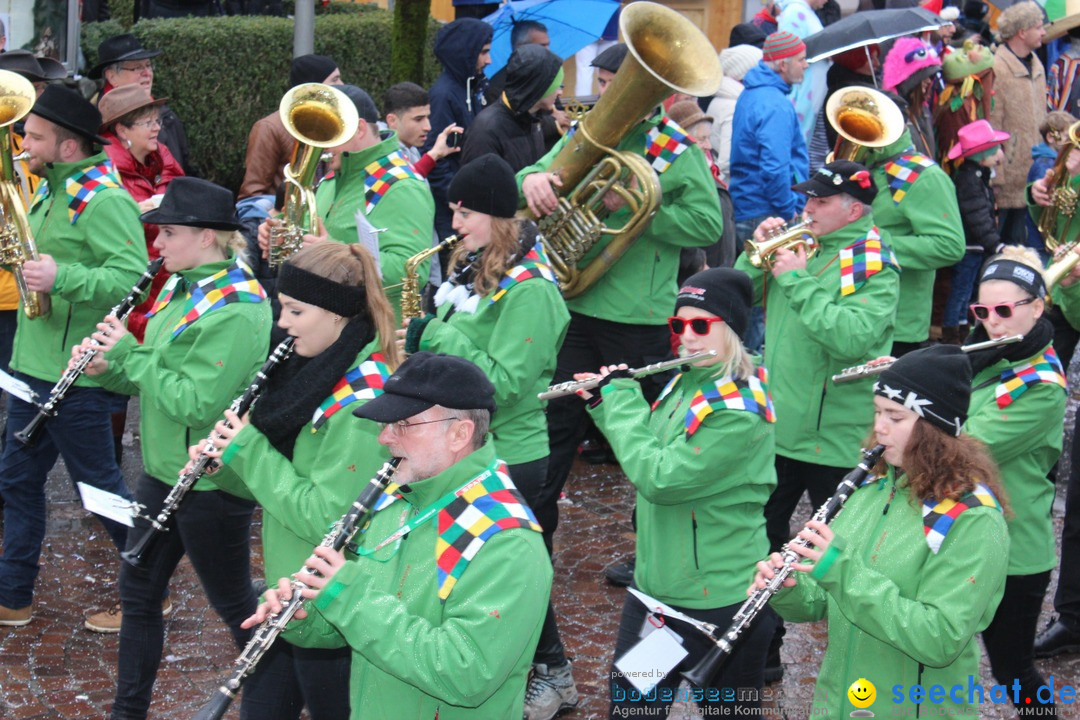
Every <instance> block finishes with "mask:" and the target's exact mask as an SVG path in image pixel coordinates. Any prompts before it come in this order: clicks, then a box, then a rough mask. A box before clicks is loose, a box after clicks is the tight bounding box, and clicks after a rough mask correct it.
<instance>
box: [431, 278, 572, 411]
mask: <svg viewBox="0 0 1080 720" xmlns="http://www.w3.org/2000/svg"><path fill="white" fill-rule="evenodd" d="M487 303H488V298H481V299H480V304H481V305H487ZM498 303H505V304H506V305H505V306H504V307H502V308H500V309H501V312H499V313H497V314H495V313H489V315H492V314H494V315H496V318H495V325H494V327H493V328H492V329H491V334H490V336H489V337H488V341H487V343H486V344H485V346H484V347H480V346H479V345H477V344H476V343H475V342H474V340H473V339H472V338H470V337H468V336H467V335H465V333H463V332H462V331H461V330H459V329H458V328H457V327H456V326H455V323H454V318H457V317H462V319H463V320H464V315H463V314H462V313H454V315H452V316H451V317H450V320H449V322H446V321H443V320H440V319H438V318H434V319H432V320H431V321H430V322H428V324H427V325H426V326H425V327H424V334H423V335H422V336H421V337H420V349H421V350H432V351H435V352H441V353H446V354H448V355H457V356H458V357H463V358H465V359H467V360H471V361H472V362H473V363H475V364H476V365H477V366H479V367H480V369H481V370H483V371H484V374H485V375H487V376H488V379H489V380H491V382H492V384H493V385H494V386H495V402H496V404H497V405H498V407H500V408H504V407H511V406H513V405H517V404H518V403H519V402H521V401H522V400H523V399H524V397H525V395H526V393H529V392H534V391H535V390H536V381H537V379H538V378H539V377H540V376H541V375H542V374H543V373H544V372H545V371H547V369H548V365H549V364H550V363H551V357H552V348H557V347H558V346H559V345H560V343H561V341H562V337H563V335H564V334H565V332H566V325H567V322H568V321H569V318H568V315H567V312H566V306H565V304H564V303H563V300H562V297H561V296H560V295H559V291H558V288H556V287H555V285H554V284H553V283H550V282H547V281H546V280H540V279H534V280H527V281H525V282H522V283H518V284H517V285H515V286H514V287H513V288H511V289H510V290H509V291H508V292H507V293H506V295H505V296H504V297H503V298H502V299H500V300H499V301H498ZM498 303H496V304H498ZM484 309H486V308H481V310H480V311H478V312H483V310H484ZM491 309H494V308H491ZM556 319H560V320H561V321H556Z"/></svg>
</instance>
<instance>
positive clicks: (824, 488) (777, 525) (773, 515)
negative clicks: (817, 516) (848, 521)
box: [765, 455, 851, 552]
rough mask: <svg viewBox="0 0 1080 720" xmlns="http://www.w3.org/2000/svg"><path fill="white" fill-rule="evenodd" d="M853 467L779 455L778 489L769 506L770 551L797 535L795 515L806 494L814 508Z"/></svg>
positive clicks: (766, 515) (767, 504)
mask: <svg viewBox="0 0 1080 720" xmlns="http://www.w3.org/2000/svg"><path fill="white" fill-rule="evenodd" d="M850 469H851V468H840V467H832V466H830V465H815V464H814V463H808V462H803V461H802V460H792V459H791V458H788V457H784V456H783V455H777V456H776V489H775V490H773V493H772V495H771V496H770V497H769V502H767V503H765V532H766V534H768V536H769V552H777V551H779V550H780V548H781V547H782V546H783V545H784V543H786V542H787V541H788V540H790V539H791V538H792V536H793V535H794V533H793V532H792V530H791V527H790V525H791V514H792V513H793V512H795V508H796V506H798V504H799V500H801V499H802V496H803V492H808V493H810V504H811V505H813V507H814V509H815V510H816V509H817V508H819V507H821V505H822V504H823V503H824V502H825V501H826V500H828V499H829V498H830V497H831V496H832V495H833V493H835V492H836V486H837V485H839V484H840V481H841V480H843V479H844V475H846V474H847V472H848V470H850Z"/></svg>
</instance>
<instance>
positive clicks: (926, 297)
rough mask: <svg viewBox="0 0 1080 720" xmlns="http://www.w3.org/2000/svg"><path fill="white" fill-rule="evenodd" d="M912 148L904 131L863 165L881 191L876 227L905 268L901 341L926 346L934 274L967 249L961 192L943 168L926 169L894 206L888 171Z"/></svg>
mask: <svg viewBox="0 0 1080 720" xmlns="http://www.w3.org/2000/svg"><path fill="white" fill-rule="evenodd" d="M910 147H911V131H910V130H905V131H904V134H903V135H901V136H900V139H899V140H897V141H896V142H894V143H893V144H892V145H887V146H885V147H883V148H877V149H874V150H870V151H869V152H868V153H867V157H866V159H865V160H864V162H865V163H866V165H867V166H868V167H869V168H870V169H871V174H872V176H873V178H874V183H875V184H876V185H877V188H878V194H877V197H876V198H874V222H876V223H877V226H878V227H879V228H881V229H882V230H885V231H887V232H888V233H889V244H890V247H892V249H893V252H895V253H896V258H897V259H898V260H899V261H900V267H902V268H904V274H903V275H902V276H901V278H900V301H899V306H898V307H897V310H896V333H895V337H894V339H895V340H896V342H922V341H923V340H926V339H927V338H928V337H930V306H931V303H932V299H933V294H934V275H935V271H936V270H937V269H938V268H945V267H951V266H952V265H955V264H956V263H958V262H959V261H960V259H961V258H963V257H964V248H965V244H964V226H963V224H962V223H961V221H960V209H959V207H958V206H957V204H956V188H955V187H954V186H953V183H952V180H950V179H949V176H948V175H946V174H945V171H944V170H942V169H941V168H940V167H939V166H938V165H936V164H935V165H933V166H932V167H928V168H924V169H923V170H922V171H921V172H919V174H918V177H917V179H916V180H915V182H914V183H912V184H911V185H910V187H908V188H907V192H906V194H905V195H904V196H903V198H902V199H901V201H900V202H899V203H896V202H894V201H893V192H892V190H890V188H889V180H890V176H889V175H888V173H887V172H886V170H885V168H886V166H887V165H888V163H889V161H891V160H892V159H893V158H895V157H896V156H897V155H900V154H901V153H905V152H908V151H909V149H910ZM912 152H913V151H912Z"/></svg>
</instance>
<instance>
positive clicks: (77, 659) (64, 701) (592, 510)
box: [0, 413, 1080, 720]
mask: <svg viewBox="0 0 1080 720" xmlns="http://www.w3.org/2000/svg"><path fill="white" fill-rule="evenodd" d="M133 414H134V413H133ZM137 461H138V452H137V446H136V447H128V448H127V452H126V454H125V475H126V477H127V478H128V480H129V481H131V480H133V479H134V478H135V477H136V475H137V473H138V471H139V468H138V466H137ZM567 495H568V501H569V502H568V503H566V504H564V505H563V507H562V516H561V517H562V519H561V522H560V526H559V531H558V534H557V538H556V539H557V554H556V560H555V593H554V598H555V604H556V609H557V610H558V613H559V615H560V624H561V629H562V634H563V638H564V641H565V642H566V644H567V646H568V648H569V651H570V654H571V656H572V657H573V658H574V662H575V668H574V675H575V678H576V680H577V685H578V689H579V690H580V692H581V704H580V705H579V707H578V708H577V709H576V710H575V711H573V712H571V713H568V714H566V715H565V716H563V717H565V718H567V719H568V720H585V719H586V718H589V719H591V718H600V717H604V716H606V708H607V696H608V691H607V680H606V678H607V672H608V664H609V663H610V660H611V658H610V653H611V650H612V647H613V646H614V636H615V628H616V626H617V624H618V615H619V612H620V609H621V606H622V600H623V596H624V592H625V591H624V590H623V589H621V588H615V587H613V586H611V585H609V584H607V582H606V581H605V580H604V578H603V575H602V570H603V568H604V566H605V565H607V564H608V563H609V562H610V561H612V560H613V559H616V558H619V557H622V556H624V555H627V554H629V553H630V552H632V550H633V534H632V531H631V527H630V507H631V503H632V500H633V496H632V493H631V492H630V485H629V483H627V482H626V481H625V479H624V478H623V476H622V474H621V473H620V472H619V471H618V468H616V467H615V466H610V465H605V466H588V465H584V464H581V463H579V464H578V466H577V467H576V468H575V474H574V476H573V477H572V478H571V481H570V484H569V485H568V487H567ZM49 496H50V499H51V507H50V516H49V525H48V533H47V538H46V544H45V548H44V552H43V555H42V572H41V577H40V579H39V581H38V585H37V599H36V607H35V613H34V621H33V622H32V623H31V624H30V625H28V626H26V627H24V628H17V629H0V693H2V695H0V717H2V718H4V719H5V720H9V719H10V720H76V719H80V720H81V719H90V718H94V719H99V718H105V717H107V716H108V715H107V714H108V710H109V707H110V705H111V703H112V696H113V683H114V679H115V666H116V650H117V639H116V636H115V635H112V636H109V635H97V634H94V633H91V632H88V631H86V630H84V629H83V627H82V619H83V618H82V616H83V612H84V610H85V609H87V608H93V609H100V608H104V607H108V606H110V605H111V604H112V603H114V602H116V600H117V594H116V573H117V562H118V561H117V560H116V559H115V558H114V555H113V551H112V547H111V544H110V543H109V541H108V538H107V537H106V535H105V533H104V531H103V530H102V529H101V527H100V525H99V524H98V523H97V522H96V521H94V520H93V519H91V518H90V517H89V516H88V515H87V514H86V513H85V511H83V510H82V508H81V506H80V505H79V504H78V502H77V501H76V500H75V497H74V493H73V491H72V489H71V487H70V484H69V483H68V481H67V479H66V474H65V473H63V472H62V469H58V471H56V472H54V473H53V477H52V478H51V479H50V483H49ZM1062 509H1063V506H1062V502H1061V500H1060V499H1059V502H1058V503H1057V505H1056V507H1055V517H1056V521H1057V523H1058V527H1059V532H1060V522H1061V517H1060V516H1061V513H1062ZM800 511H801V513H802V514H801V515H800V516H798V517H797V519H796V521H798V522H801V521H802V520H803V519H804V518H805V516H806V514H808V513H809V508H808V507H806V506H805V504H804V507H802V508H800ZM256 517H258V516H256ZM258 534H259V533H258V528H257V527H255V528H253V535H254V536H256V537H258ZM255 550H256V554H259V553H261V547H258V546H257V545H256V547H255ZM257 560H258V562H257V566H261V557H260V558H257ZM1055 586H1056V578H1055V580H1054V581H1053V582H1052V584H1051V590H1050V593H1048V595H1047V598H1048V601H1047V603H1046V604H1045V610H1046V611H1049V609H1050V603H1049V598H1050V597H1052V594H1053V588H1054V587H1055ZM171 591H172V598H173V602H174V605H175V611H174V612H173V614H172V615H171V616H170V617H169V618H167V619H166V629H167V632H168V637H167V639H166V646H165V657H164V659H163V661H162V668H161V671H160V672H159V674H158V681H157V685H156V687H155V695H154V704H153V707H152V711H151V717H152V718H159V719H166V718H168V719H169V720H179V719H182V718H188V717H190V716H191V715H192V714H193V713H194V712H195V710H196V709H197V708H198V707H200V706H201V705H202V704H203V703H204V702H205V700H206V699H207V698H208V697H209V694H210V692H211V690H212V689H213V687H214V686H215V684H216V682H217V681H219V680H220V679H221V678H222V677H223V676H224V674H225V673H226V672H227V670H228V668H229V666H230V664H231V662H232V660H233V659H234V658H235V656H236V654H237V651H236V649H235V647H233V646H232V645H231V641H230V640H229V638H228V636H227V634H226V632H225V630H224V628H223V626H222V625H221V623H220V622H219V621H218V619H217V617H216V616H215V615H214V613H213V611H211V610H210V609H209V608H208V606H207V602H206V599H205V597H204V596H203V594H202V592H201V589H200V588H199V585H198V582H197V580H196V579H195V576H194V573H193V571H192V569H191V567H190V566H189V565H188V564H187V563H186V561H185V562H184V563H183V564H182V565H181V568H180V571H179V572H178V573H177V575H176V577H175V578H174V579H173V583H172V586H171ZM1044 621H1045V617H1044V618H1043V619H1041V620H1040V623H1039V625H1040V627H1042V625H1043V623H1044ZM824 645H825V627H824V623H817V624H815V625H809V626H808V625H801V626H799V625H796V626H789V631H788V638H787V641H786V642H785V645H784V649H783V659H784V662H785V670H786V673H785V677H784V680H783V681H782V682H781V683H779V684H777V685H774V686H771V688H770V691H771V693H772V695H773V697H776V698H778V701H777V702H776V703H775V704H773V705H772V706H771V707H770V717H786V718H790V719H791V720H795V719H796V718H804V717H807V716H808V710H809V699H810V697H811V696H812V693H813V688H814V680H815V674H816V672H817V668H818V664H819V663H820V658H821V654H822V651H823V649H824ZM1040 667H1041V669H1042V671H1043V673H1044V675H1046V676H1050V675H1053V676H1054V677H1055V682H1056V684H1057V686H1058V687H1060V686H1061V685H1062V684H1065V683H1068V684H1072V685H1076V684H1077V683H1078V681H1080V656H1075V655H1074V656H1069V657H1068V658H1065V659H1063V658H1060V657H1059V658H1056V659H1054V660H1050V661H1040ZM982 682H983V683H985V684H989V683H991V682H992V681H991V680H990V675H989V671H988V669H987V668H986V667H985V663H984V668H983V673H982ZM1075 708H1076V706H1072V707H1070V708H1068V709H1067V710H1065V713H1064V714H1063V715H1062V717H1066V718H1080V711H1078V710H1077V709H1075ZM987 710H988V712H985V713H984V715H983V717H984V718H1011V717H1014V715H1013V713H1012V710H1011V708H1004V709H1000V708H987ZM1002 710H1003V711H1002ZM236 716H237V713H236V711H235V709H234V710H233V711H232V713H231V715H230V716H229V717H236ZM674 717H677V718H684V719H685V718H693V717H697V713H696V712H695V711H694V710H693V708H691V707H687V706H685V705H680V706H678V708H677V711H676V713H675V714H674ZM478 720H489V719H486V718H478Z"/></svg>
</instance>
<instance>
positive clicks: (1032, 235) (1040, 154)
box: [1024, 143, 1057, 261]
mask: <svg viewBox="0 0 1080 720" xmlns="http://www.w3.org/2000/svg"><path fill="white" fill-rule="evenodd" d="M1055 160H1057V152H1056V151H1055V150H1054V149H1053V148H1052V147H1050V146H1049V145H1047V144H1046V143H1039V144H1038V145H1036V146H1035V147H1033V148H1031V169H1030V170H1028V177H1027V181H1028V182H1029V183H1033V182H1035V181H1036V180H1038V179H1039V178H1041V177H1042V176H1044V175H1046V171H1047V170H1049V169H1050V168H1052V167H1054V161H1055ZM1024 244H1025V245H1027V246H1028V247H1030V248H1032V249H1034V250H1035V252H1037V253H1039V257H1041V258H1042V259H1043V260H1044V261H1045V260H1046V257H1047V252H1046V243H1044V242H1043V236H1042V233H1040V232H1039V228H1038V226H1037V225H1036V224H1035V221H1034V220H1032V219H1031V214H1030V213H1029V214H1028V215H1027V242H1025V243H1024Z"/></svg>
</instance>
